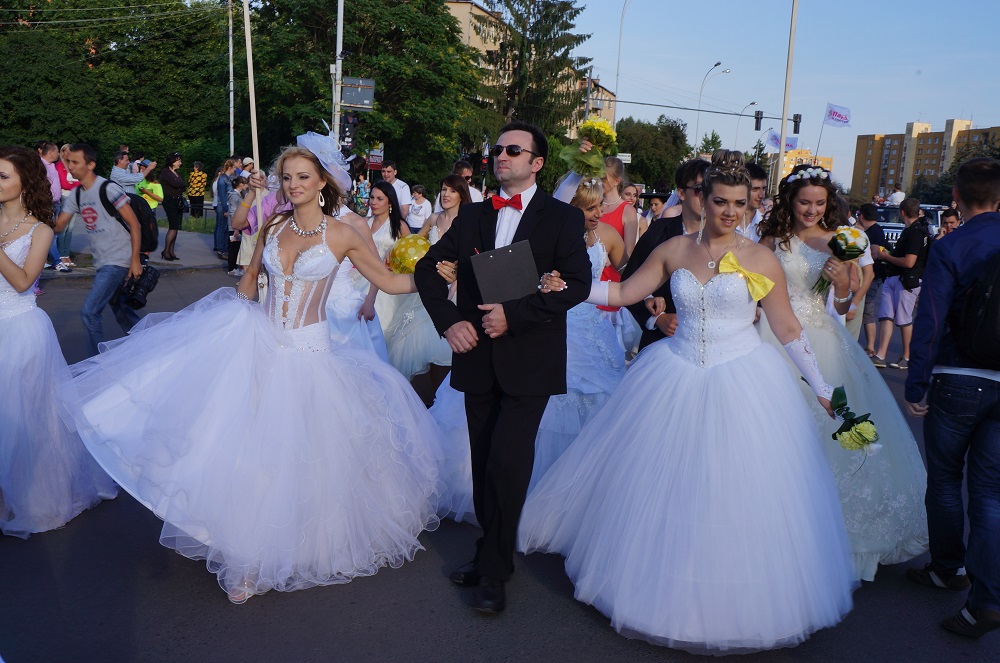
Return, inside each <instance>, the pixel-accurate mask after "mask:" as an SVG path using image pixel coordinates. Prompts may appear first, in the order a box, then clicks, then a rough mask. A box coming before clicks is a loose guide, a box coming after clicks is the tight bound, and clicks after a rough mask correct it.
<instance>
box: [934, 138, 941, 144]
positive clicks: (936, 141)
mask: <svg viewBox="0 0 1000 663" xmlns="http://www.w3.org/2000/svg"><path fill="white" fill-rule="evenodd" d="M940 142H941V137H940V136H938V137H937V138H935V139H934V143H935V144H938V143H940Z"/></svg>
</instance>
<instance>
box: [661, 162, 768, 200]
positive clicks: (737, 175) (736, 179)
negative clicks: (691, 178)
mask: <svg viewBox="0 0 1000 663" xmlns="http://www.w3.org/2000/svg"><path fill="white" fill-rule="evenodd" d="M718 184H721V185H723V186H745V187H746V188H747V197H749V196H750V187H751V185H750V173H748V172H747V168H746V166H745V165H744V164H743V153H742V152H737V151H736V150H716V151H715V152H713V153H712V165H711V166H710V167H709V169H708V170H707V171H705V177H704V179H703V180H702V182H701V192H702V194H703V195H704V196H705V198H706V199H707V198H708V196H709V194H711V193H712V188H713V187H714V186H716V185H718ZM678 186H681V184H678Z"/></svg>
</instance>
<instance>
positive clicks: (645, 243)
mask: <svg viewBox="0 0 1000 663" xmlns="http://www.w3.org/2000/svg"><path fill="white" fill-rule="evenodd" d="M683 234H684V222H683V221H682V220H681V217H679V216H672V217H670V218H668V219H655V220H654V221H653V222H652V223H650V224H649V228H647V229H646V232H644V233H643V234H642V237H640V238H639V241H638V242H636V244H635V250H634V251H633V252H632V255H631V256H630V257H629V259H628V264H627V265H625V271H623V272H622V280H623V281H624V280H625V279H627V278H628V277H630V276H632V274H634V273H635V272H636V270H637V269H639V268H640V267H642V263H644V262H646V258H648V257H649V254H650V253H652V252H653V250H654V249H655V248H656V247H658V246H659V245H660V244H663V243H664V242H666V241H667V240H668V239H671V238H673V237H677V236H678V235H683ZM653 296H654V297H663V298H664V299H666V300H667V313H676V312H677V309H676V308H675V307H674V300H673V298H672V297H671V296H670V281H667V282H666V283H664V284H663V285H661V286H660V287H659V288H657V289H656V290H655V291H654V292H653ZM628 310H629V313H631V314H632V317H634V318H635V321H636V322H638V323H639V326H640V327H642V338H641V339H640V340H639V349H640V350H641V349H642V348H644V347H646V346H647V345H649V344H650V343H654V342H656V341H659V340H660V339H661V338H666V337H665V336H664V335H663V332H661V331H660V330H659V328H656V327H654V328H653V330H652V331H650V330H648V329H646V323H647V322H648V321H649V318H650V315H649V310H647V309H646V303H645V302H639V303H637V304H632V305H631V306H629V307H628Z"/></svg>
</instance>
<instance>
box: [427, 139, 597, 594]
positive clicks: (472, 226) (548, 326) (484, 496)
mask: <svg viewBox="0 0 1000 663" xmlns="http://www.w3.org/2000/svg"><path fill="white" fill-rule="evenodd" d="M546 154H548V141H547V140H546V139H545V134H543V133H542V132H541V130H539V129H538V128H537V127H534V126H532V125H529V124H525V123H521V122H514V123H511V124H508V125H507V126H506V127H504V129H503V130H502V131H501V134H500V137H499V138H498V139H497V144H496V145H494V146H493V150H492V155H493V172H494V174H495V175H496V178H497V180H498V181H499V182H500V185H501V190H500V194H499V196H494V197H493V198H492V199H491V200H490V201H487V202H483V203H472V204H469V205H463V206H462V208H461V209H460V210H459V212H458V217H456V219H455V221H454V223H453V224H452V226H451V228H450V229H449V230H448V232H446V233H445V234H444V236H443V237H442V238H441V239H440V241H438V243H437V244H435V245H434V246H432V247H431V249H430V251H428V252H427V255H426V256H425V257H424V258H423V259H422V260H421V261H420V262H419V263H418V264H417V267H416V271H415V273H414V278H415V280H416V284H417V289H418V291H419V292H420V298H421V300H422V301H423V303H424V306H425V308H426V309H427V312H428V314H430V317H431V320H432V321H433V322H434V326H435V327H436V328H437V330H438V332H440V333H441V334H442V335H443V336H444V337H445V338H446V339H447V340H448V344H449V345H450V346H451V349H452V352H453V357H452V369H451V386H452V387H454V388H455V389H457V390H458V391H462V392H465V411H466V417H467V419H468V424H469V443H470V445H471V450H472V496H473V502H474V505H475V509H476V518H477V519H478V520H479V524H480V525H481V526H482V528H483V536H482V538H480V539H479V541H477V543H476V555H475V558H474V559H473V561H472V562H470V563H469V564H466V565H465V566H463V567H461V568H459V569H457V570H456V571H454V572H453V573H452V574H451V580H452V581H453V582H455V583H456V584H459V585H462V586H475V587H476V592H475V595H474V597H473V607H475V608H477V609H479V610H482V611H485V612H500V611H502V610H503V609H504V607H505V605H506V598H505V592H504V583H506V582H507V580H508V579H509V578H510V575H511V573H512V572H513V570H514V546H515V543H516V539H517V525H518V522H519V521H520V518H521V509H522V507H523V506H524V498H525V495H526V493H527V490H528V483H529V481H530V480H531V468H532V464H533V463H534V457H535V436H536V434H537V433H538V424H539V422H540V421H541V418H542V413H543V412H544V411H545V405H546V403H548V400H549V396H550V395H552V394H564V393H566V311H568V310H569V309H570V308H572V307H573V306H575V305H576V304H578V303H580V302H582V301H583V300H584V299H585V298H586V297H587V295H588V294H589V293H590V280H591V276H590V259H589V258H588V257H587V247H586V244H585V243H584V239H583V237H584V224H583V212H581V211H580V210H579V209H577V208H575V207H571V206H569V205H567V204H565V203H562V202H559V201H558V200H556V199H555V198H552V197H551V196H549V195H547V194H545V193H544V192H542V191H540V190H538V187H537V185H536V184H535V176H536V174H537V173H538V171H540V170H541V169H542V167H543V165H544V164H545V155H546ZM521 240H528V242H529V244H530V246H531V252H532V255H533V256H534V259H535V267H536V268H537V272H538V276H539V277H540V276H541V274H542V273H544V272H548V271H552V270H558V271H559V272H560V273H561V274H562V278H563V279H564V280H565V281H566V282H567V284H568V286H569V287H567V288H566V289H565V290H563V291H560V292H552V293H548V294H541V293H539V292H536V293H532V294H530V295H527V296H525V297H522V298H520V299H515V300H511V301H506V302H484V301H483V299H482V295H481V294H480V292H479V285H478V283H477V281H476V276H475V274H474V272H473V270H472V263H471V261H470V258H471V257H472V256H473V255H475V254H477V253H481V252H485V251H490V250H492V249H494V248H499V247H503V246H508V245H510V244H513V243H514V242H519V241H521ZM443 260H447V261H457V262H458V267H457V275H458V299H457V301H458V305H455V304H453V303H452V302H451V301H449V300H448V286H447V284H446V283H445V281H444V279H442V278H441V277H440V276H439V275H438V273H437V269H436V265H437V263H438V262H439V261H443Z"/></svg>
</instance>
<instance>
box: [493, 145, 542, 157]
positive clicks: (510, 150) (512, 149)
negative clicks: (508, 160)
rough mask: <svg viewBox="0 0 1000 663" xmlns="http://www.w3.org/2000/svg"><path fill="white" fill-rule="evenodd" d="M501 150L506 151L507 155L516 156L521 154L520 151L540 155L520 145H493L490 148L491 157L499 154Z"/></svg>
mask: <svg viewBox="0 0 1000 663" xmlns="http://www.w3.org/2000/svg"><path fill="white" fill-rule="evenodd" d="M501 152H507V156H509V157H516V156H517V155H519V154H521V152H527V153H528V154H534V155H535V156H536V157H537V156H540V155H539V154H538V153H537V152H532V151H531V150H529V149H526V148H523V147H521V146H520V145H494V146H493V149H491V150H490V155H491V156H493V157H498V156H500V153H501Z"/></svg>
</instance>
